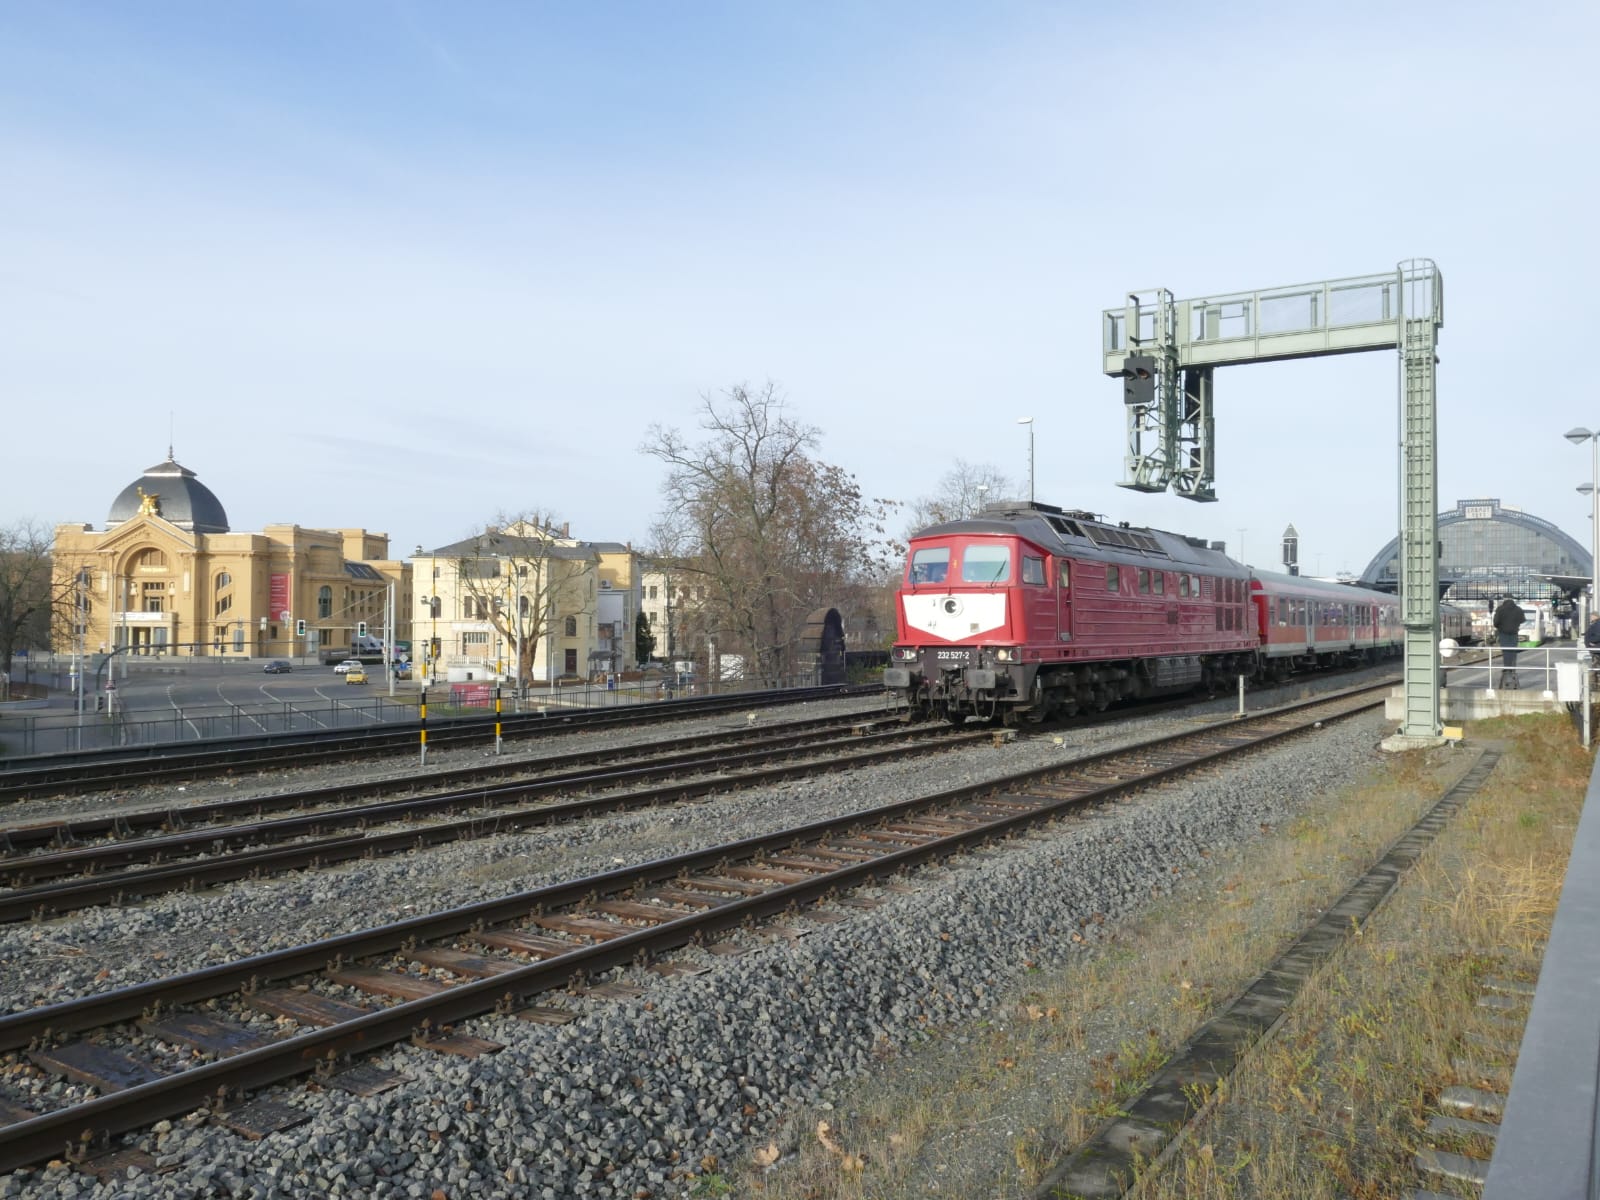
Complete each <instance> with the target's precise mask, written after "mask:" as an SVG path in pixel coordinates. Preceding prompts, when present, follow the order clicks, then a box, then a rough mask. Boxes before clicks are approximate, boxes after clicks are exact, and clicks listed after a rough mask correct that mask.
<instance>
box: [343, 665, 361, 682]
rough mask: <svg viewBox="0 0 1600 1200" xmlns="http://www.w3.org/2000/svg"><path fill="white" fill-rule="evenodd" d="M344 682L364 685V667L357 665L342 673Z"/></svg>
mask: <svg viewBox="0 0 1600 1200" xmlns="http://www.w3.org/2000/svg"><path fill="white" fill-rule="evenodd" d="M339 665H340V666H343V665H344V664H343V663H340V664H339ZM344 681H345V682H346V683H365V682H366V681H367V669H366V667H364V666H362V665H361V664H360V663H357V664H356V665H355V666H353V667H351V668H350V669H349V670H348V671H346V672H345V673H344Z"/></svg>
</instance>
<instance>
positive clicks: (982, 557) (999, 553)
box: [961, 546, 1011, 583]
mask: <svg viewBox="0 0 1600 1200" xmlns="http://www.w3.org/2000/svg"><path fill="white" fill-rule="evenodd" d="M1010 578H1011V551H1010V549H1009V548H1008V547H1006V546H968V547H967V548H966V549H965V550H963V551H962V552H961V582H962V583H1004V582H1006V580H1008V579H1010Z"/></svg>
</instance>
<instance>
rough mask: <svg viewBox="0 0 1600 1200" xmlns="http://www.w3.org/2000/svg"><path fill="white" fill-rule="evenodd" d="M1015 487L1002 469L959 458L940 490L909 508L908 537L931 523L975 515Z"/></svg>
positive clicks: (947, 474)
mask: <svg viewBox="0 0 1600 1200" xmlns="http://www.w3.org/2000/svg"><path fill="white" fill-rule="evenodd" d="M1012 486H1013V485H1012V482H1011V480H1010V479H1008V478H1007V477H1006V476H1005V475H1002V474H1001V473H1000V470H999V468H997V467H994V466H991V465H990V464H988V463H969V462H967V461H966V460H964V459H960V458H958V459H956V461H955V465H954V466H952V467H951V468H950V469H949V470H948V471H946V472H945V473H944V474H943V475H942V476H940V478H939V490H938V491H937V492H935V493H934V494H933V495H931V496H922V497H920V498H918V499H917V500H916V501H915V502H914V503H913V504H912V505H911V507H910V508H909V509H908V510H907V519H906V537H908V538H909V537H911V536H912V535H913V534H915V533H916V532H917V530H919V529H925V528H926V527H927V526H929V525H942V524H944V523H945V522H946V521H964V520H966V519H967V518H968V517H972V516H975V515H977V512H978V510H979V509H981V508H982V507H983V506H984V505H985V504H986V503H988V502H990V501H992V500H1003V499H1005V498H1006V497H1007V496H1008V495H1009V494H1010V492H1011V489H1012Z"/></svg>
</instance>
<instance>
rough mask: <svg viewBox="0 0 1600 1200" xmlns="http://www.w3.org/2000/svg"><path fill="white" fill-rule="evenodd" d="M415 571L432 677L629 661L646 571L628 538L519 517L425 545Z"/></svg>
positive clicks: (535, 672) (566, 669)
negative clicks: (589, 538)
mask: <svg viewBox="0 0 1600 1200" xmlns="http://www.w3.org/2000/svg"><path fill="white" fill-rule="evenodd" d="M412 572H413V578H414V579H415V580H416V607H415V610H414V617H415V621H416V626H415V627H416V630H417V636H418V639H419V640H420V642H421V644H422V647H423V648H424V652H423V653H419V654H418V655H417V659H418V661H419V662H420V663H422V665H423V670H424V676H425V677H426V678H430V679H440V680H444V679H447V678H449V677H450V675H451V673H452V672H453V673H455V674H456V675H457V676H458V677H460V678H466V677H467V676H468V675H472V676H474V677H476V676H477V675H478V674H479V672H482V674H483V676H484V677H489V678H496V679H506V680H510V681H513V682H519V683H545V684H550V683H555V682H557V681H559V680H563V679H567V680H571V679H589V678H594V677H596V676H604V675H607V674H611V673H613V672H619V671H622V670H625V669H626V668H627V667H629V666H631V665H632V662H633V655H632V641H633V636H634V622H635V621H636V620H637V619H638V612H639V582H638V581H639V571H638V568H637V566H636V558H635V555H634V552H633V550H632V549H631V548H630V547H628V546H626V545H624V544H622V543H618V542H585V541H581V540H579V539H577V538H574V537H572V536H570V534H569V533H568V531H567V528H566V527H565V526H563V527H561V528H560V529H559V530H557V529H544V528H539V527H537V526H534V525H531V524H529V523H527V522H518V523H517V524H515V525H511V526H508V527H507V528H505V529H496V528H489V529H486V530H485V531H484V532H483V533H481V534H476V535H474V536H473V537H470V538H466V539H463V540H462V541H459V542H453V543H451V544H450V545H446V546H440V547H438V548H436V549H434V550H424V549H423V548H422V547H420V546H419V547H417V550H416V552H415V553H414V554H413V556H412Z"/></svg>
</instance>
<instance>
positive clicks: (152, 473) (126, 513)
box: [106, 450, 228, 533]
mask: <svg viewBox="0 0 1600 1200" xmlns="http://www.w3.org/2000/svg"><path fill="white" fill-rule="evenodd" d="M140 513H153V514H154V515H155V516H158V517H160V518H162V519H163V520H165V521H170V522H172V524H174V525H176V526H177V527H178V528H179V529H187V530H188V531H189V532H190V533H227V532H228V514H227V513H226V512H224V511H223V509H222V502H221V501H220V500H218V499H217V498H216V496H214V495H213V494H212V492H211V489H210V488H208V487H207V486H206V485H205V484H203V483H201V482H200V481H199V480H198V479H196V478H195V474H194V472H193V471H191V470H189V468H187V467H184V466H180V465H179V464H178V462H177V461H176V460H175V459H174V458H173V457H172V451H171V450H168V451H167V461H166V462H162V463H157V464H156V465H155V466H153V467H151V468H150V469H149V470H147V471H146V472H145V473H144V474H143V475H141V476H140V477H139V478H138V479H135V480H134V481H133V482H132V483H130V484H129V485H128V486H127V487H125V488H123V489H122V491H121V492H119V493H118V494H117V498H116V499H115V500H113V501H112V502H111V512H110V513H109V514H108V515H107V517H106V528H107V529H114V528H116V527H117V526H118V525H120V524H122V522H124V521H126V520H128V519H129V518H131V517H136V516H138V515H139V514H140Z"/></svg>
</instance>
